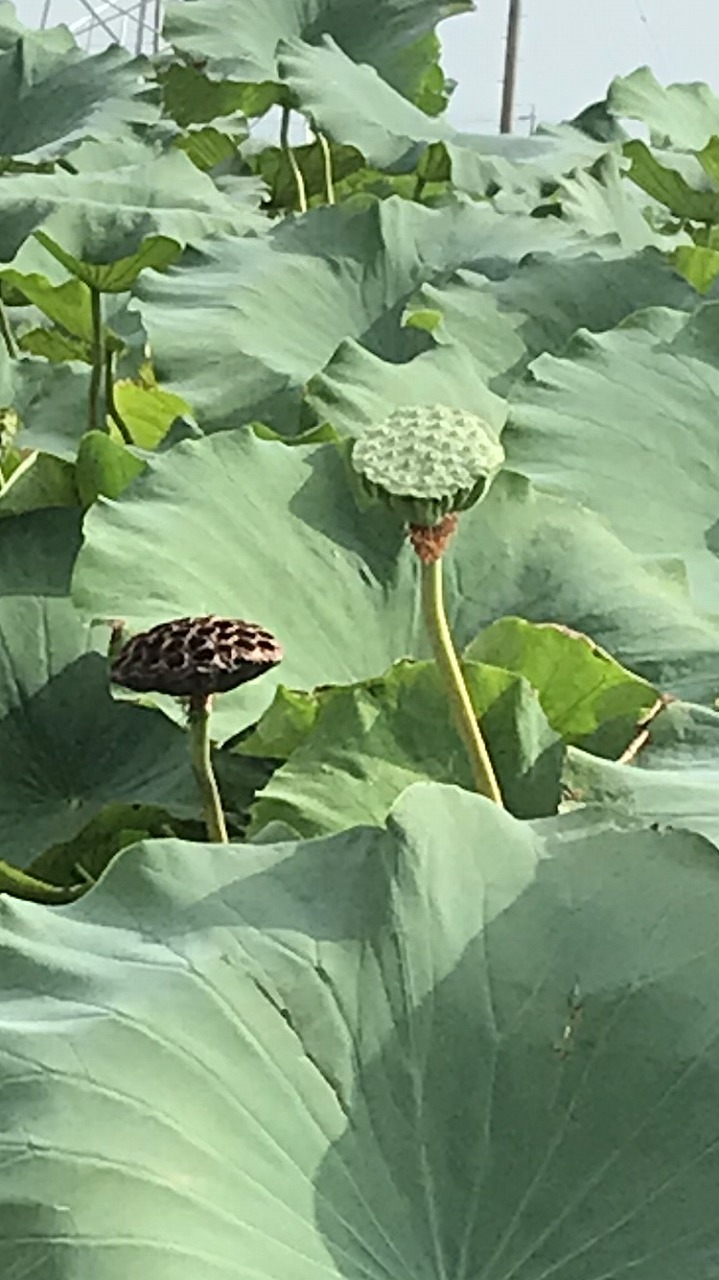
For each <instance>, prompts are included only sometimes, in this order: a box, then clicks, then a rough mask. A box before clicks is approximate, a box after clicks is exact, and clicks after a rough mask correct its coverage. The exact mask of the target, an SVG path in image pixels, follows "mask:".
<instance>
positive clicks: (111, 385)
mask: <svg viewBox="0 0 719 1280" xmlns="http://www.w3.org/2000/svg"><path fill="white" fill-rule="evenodd" d="M105 406H106V408H107V412H108V414H109V415H110V417H111V418H112V421H113V422H114V423H115V426H116V427H117V429H118V431H119V432H120V435H121V436H122V438H123V440H124V441H125V444H134V443H135V441H134V440H133V438H132V436H131V434H130V429H129V427H128V426H127V423H126V422H125V420H124V418H123V416H122V414H121V413H120V410H119V409H118V407H117V404H116V403H115V352H114V351H113V350H112V348H111V347H108V348H107V350H106V352H105Z"/></svg>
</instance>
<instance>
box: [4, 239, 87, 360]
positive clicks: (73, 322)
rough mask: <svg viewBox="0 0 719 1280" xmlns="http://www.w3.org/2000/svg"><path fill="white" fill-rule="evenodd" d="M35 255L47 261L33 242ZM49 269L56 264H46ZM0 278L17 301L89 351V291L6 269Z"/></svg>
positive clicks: (68, 282) (78, 282)
mask: <svg viewBox="0 0 719 1280" xmlns="http://www.w3.org/2000/svg"><path fill="white" fill-rule="evenodd" d="M33 249H34V251H35V253H38V254H42V255H43V256H44V257H47V252H46V250H44V249H42V248H41V247H40V245H39V244H37V242H35V244H34V245H33ZM50 261H51V263H52V265H53V266H55V265H56V264H55V263H53V262H52V259H51V260H50ZM0 278H1V279H2V280H3V281H4V282H5V283H6V284H7V285H8V286H9V287H10V289H14V290H16V291H17V293H18V295H20V297H21V299H25V300H26V301H27V302H30V303H32V304H33V305H34V306H36V307H37V308H38V309H39V310H40V311H42V312H43V314H44V315H46V316H47V317H48V319H49V320H52V321H53V323H54V324H55V325H57V326H59V328H60V329H61V330H63V331H65V333H67V334H69V335H72V337H73V338H78V339H80V341H81V342H82V343H83V345H84V347H85V348H86V349H87V350H88V351H89V347H90V344H91V342H92V311H91V304H90V290H89V289H88V286H87V285H86V284H83V282H82V281H81V280H65V281H64V282H63V283H61V284H55V283H53V281H52V280H49V279H48V278H47V276H44V275H42V274H41V273H40V272H38V271H33V272H21V271H14V270H13V269H12V268H11V267H8V268H7V269H6V270H5V271H3V272H2V273H0Z"/></svg>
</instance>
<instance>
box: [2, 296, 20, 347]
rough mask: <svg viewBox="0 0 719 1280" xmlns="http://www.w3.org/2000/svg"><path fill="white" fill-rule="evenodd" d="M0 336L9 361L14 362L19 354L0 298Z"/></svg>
mask: <svg viewBox="0 0 719 1280" xmlns="http://www.w3.org/2000/svg"><path fill="white" fill-rule="evenodd" d="M0 334H1V335H2V340H3V342H4V343H5V346H6V347H7V353H8V355H9V356H10V359H11V360H16V359H17V357H18V355H19V354H20V353H19V351H18V345H17V343H16V341H15V338H14V337H13V331H12V329H11V328H10V321H9V319H8V314H7V311H6V310H5V303H4V302H3V300H2V298H0Z"/></svg>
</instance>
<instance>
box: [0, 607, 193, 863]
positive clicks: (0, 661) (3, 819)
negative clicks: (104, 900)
mask: <svg viewBox="0 0 719 1280" xmlns="http://www.w3.org/2000/svg"><path fill="white" fill-rule="evenodd" d="M0 630H1V632H2V636H3V644H2V650H1V651H0V723H1V731H0V823H1V825H2V832H3V837H2V839H3V843H2V857H3V858H4V859H5V860H6V861H7V862H12V863H15V864H17V865H19V866H25V865H27V862H28V861H29V860H31V858H32V857H34V856H35V855H37V854H38V853H40V852H42V850H43V849H45V848H47V847H48V845H51V844H55V843H57V842H58V841H60V840H67V839H69V838H70V837H71V836H72V835H74V834H75V833H76V832H77V831H79V830H80V829H81V828H82V827H83V826H85V825H86V823H87V822H88V820H89V819H90V818H91V817H92V816H93V814H95V813H97V812H98V811H99V810H100V809H102V808H103V807H104V806H105V805H106V804H109V803H111V802H113V801H133V802H141V803H146V804H155V805H159V806H161V807H163V808H170V809H173V810H176V811H177V812H178V813H179V814H180V816H183V815H188V814H193V813H195V812H196V811H197V809H198V804H197V802H196V800H195V788H194V783H193V779H192V775H191V772H190V769H189V754H188V750H187V742H186V736H185V734H184V733H183V732H182V730H181V729H179V728H177V727H176V726H175V725H173V724H171V723H170V721H169V720H167V718H166V717H165V716H162V715H160V714H158V713H157V712H155V711H153V710H151V709H148V708H145V707H136V706H130V705H127V704H125V703H122V702H116V701H114V700H113V699H112V697H111V696H110V690H109V685H108V674H107V663H106V661H105V659H104V658H103V657H102V656H101V655H100V654H98V653H93V652H89V651H88V647H89V643H90V638H89V633H88V631H87V629H86V628H85V627H84V626H83V625H82V624H81V623H80V622H79V621H78V619H77V617H76V615H75V612H74V610H73V608H72V606H71V605H70V604H69V603H68V602H67V601H64V600H47V599H42V598H29V597H5V598H3V599H1V600H0Z"/></svg>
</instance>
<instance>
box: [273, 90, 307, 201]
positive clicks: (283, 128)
mask: <svg viewBox="0 0 719 1280" xmlns="http://www.w3.org/2000/svg"><path fill="white" fill-rule="evenodd" d="M289 132H290V108H289V107H283V108H282V123H281V125H280V146H281V147H282V150H283V151H284V153H285V155H286V156H287V159H288V160H289V163H290V168H291V170H292V173H293V175H294V179H295V186H296V188H297V204H298V206H299V210H300V213H307V188H306V187H305V180H304V178H303V176H302V170H301V169H300V166H299V164H298V163H297V156H296V155H295V153H294V151H293V150H292V147H291V146H290V144H289Z"/></svg>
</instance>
